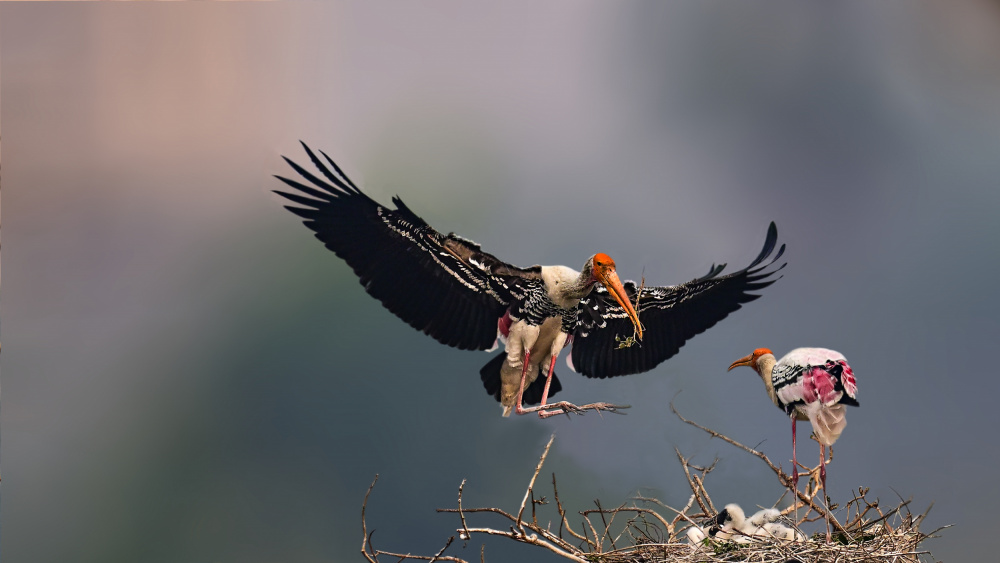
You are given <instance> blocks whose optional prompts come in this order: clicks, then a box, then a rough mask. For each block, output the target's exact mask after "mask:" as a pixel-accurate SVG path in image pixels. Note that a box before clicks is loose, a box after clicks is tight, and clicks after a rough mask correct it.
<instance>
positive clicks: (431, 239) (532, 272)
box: [276, 143, 785, 418]
mask: <svg viewBox="0 0 1000 563" xmlns="http://www.w3.org/2000/svg"><path fill="white" fill-rule="evenodd" d="M302 146H303V148H304V149H305V152H306V154H307V155H308V157H309V159H310V160H311V161H312V164H313V165H314V166H315V167H316V169H317V170H318V171H319V174H320V175H321V176H322V178H321V177H319V176H317V175H315V174H313V173H312V172H309V171H307V170H306V169H305V168H303V167H302V166H299V165H298V164H296V163H295V162H293V161H292V160H290V159H288V158H285V162H287V163H288V165H289V166H291V167H292V169H293V170H295V172H297V173H298V174H299V175H300V176H301V178H302V179H304V181H305V182H306V183H303V182H302V181H298V180H294V179H289V178H284V177H281V176H276V178H278V179H279V180H281V181H282V182H284V183H285V184H286V185H288V186H289V187H291V188H294V189H295V190H296V192H295V193H288V192H283V191H276V193H278V194H280V195H281V196H283V197H285V198H287V199H289V200H291V201H292V202H293V203H295V204H296V205H297V206H286V208H287V209H288V210H289V211H291V212H292V213H294V214H296V215H298V216H299V217H301V218H302V219H304V223H305V225H306V226H307V227H309V228H310V229H312V230H313V231H315V233H316V238H318V239H319V240H320V241H322V242H323V243H324V244H325V245H326V247H327V248H329V249H330V250H332V251H333V252H334V253H335V254H336V255H337V256H339V257H340V258H342V259H343V260H344V261H345V262H347V264H348V265H349V266H350V267H351V268H352V269H353V270H354V273H355V274H357V275H358V277H359V278H360V281H361V284H362V285H363V286H364V288H365V290H366V291H367V292H368V293H369V294H371V296H372V297H375V298H376V299H378V300H379V301H381V302H382V304H383V305H384V306H385V307H386V308H387V309H389V310H390V311H391V312H392V313H394V314H395V315H397V316H398V317H399V318H401V319H403V320H404V321H406V322H407V323H409V324H410V326H412V327H413V328H416V329H417V330H420V331H423V332H425V333H427V334H428V335H430V336H432V337H434V338H435V339H436V340H438V341H439V342H441V343H443V344H447V345H449V346H454V347H456V348H459V349H462V350H486V351H490V350H492V349H494V348H495V347H496V343H497V341H498V340H499V341H502V342H503V343H504V344H505V346H506V353H505V354H500V355H497V356H496V357H495V358H493V359H492V360H491V361H490V362H488V363H487V364H486V365H485V366H484V367H483V368H482V370H480V378H481V379H482V382H483V385H484V387H485V388H486V391H487V392H488V393H490V394H491V395H493V396H494V397H495V398H496V399H497V400H498V401H500V403H501V405H502V406H503V414H504V416H508V415H509V414H510V413H511V411H514V412H517V413H518V414H524V413H529V412H538V413H539V416H541V417H543V418H545V417H547V416H552V415H555V414H560V413H569V412H582V411H584V410H588V409H595V410H609V411H615V410H616V409H617V408H622V407H618V406H616V405H611V404H608V403H592V404H589V405H583V406H576V405H573V404H571V403H568V402H565V401H563V402H559V403H553V404H547V402H546V401H547V399H548V397H549V396H550V395H554V394H555V393H556V392H557V391H559V390H560V389H561V388H562V386H561V384H560V383H559V380H558V378H557V377H556V376H555V373H554V368H555V362H556V358H557V357H558V355H559V352H560V351H561V350H562V348H563V347H564V346H565V345H567V344H569V343H570V342H572V346H573V347H572V352H571V354H570V356H569V357H568V358H567V362H568V363H569V365H570V367H571V368H572V369H573V370H574V371H578V372H580V373H582V374H583V375H585V376H587V377H599V378H605V377H614V376H618V375H627V374H632V373H640V372H644V371H648V370H650V369H652V368H653V367H655V366H656V365H658V364H659V363H661V362H663V361H664V360H666V359H667V358H670V357H671V356H673V355H674V354H676V353H677V351H678V350H679V349H680V347H681V346H682V345H683V344H684V343H685V342H686V341H687V340H688V339H689V338H691V337H693V336H695V335H696V334H699V333H701V332H703V331H705V330H706V329H708V328H709V327H711V326H712V325H714V324H715V323H717V322H719V321H720V320H722V319H723V318H725V317H726V316H727V315H729V313H731V312H733V311H735V310H737V309H739V308H740V306H741V305H742V304H743V303H747V302H750V301H753V300H754V299H757V298H758V297H759V294H753V293H750V292H751V291H755V290H760V289H763V288H765V287H767V286H769V285H771V284H772V283H774V281H775V279H776V278H772V277H771V276H772V274H774V273H775V272H776V271H777V270H780V269H781V267H783V266H784V265H783V264H782V266H780V267H778V268H775V269H771V270H769V271H768V270H766V269H767V268H768V266H771V265H772V264H773V263H774V262H775V261H776V260H777V259H778V258H779V257H780V256H781V254H782V253H783V252H784V249H785V247H784V245H782V246H781V248H780V249H778V252H777V254H776V255H775V256H774V258H772V259H771V261H769V262H768V263H767V264H763V265H762V263H763V262H764V261H765V260H766V259H767V258H768V257H769V256H770V255H771V254H772V253H773V251H774V249H775V247H776V245H777V237H778V235H777V229H776V228H775V226H774V223H771V226H770V228H769V229H768V232H767V237H766V240H765V242H764V248H763V250H761V252H760V254H759V255H758V256H757V258H756V259H755V260H754V261H753V262H752V263H751V264H750V265H749V266H748V267H746V268H744V269H743V270H740V271H738V272H734V273H732V274H729V275H726V276H720V275H719V274H720V273H721V272H722V269H723V267H725V264H722V265H719V266H713V267H712V268H711V269H710V270H709V272H708V274H707V275H705V276H703V277H701V278H697V279H695V280H692V281H690V282H688V283H685V284H681V285H676V286H669V287H636V285H635V284H634V283H632V282H625V283H624V284H623V283H622V282H621V280H620V279H619V278H618V274H617V272H616V269H615V263H614V261H613V260H612V259H611V258H610V257H609V256H608V255H606V254H595V255H593V256H592V257H590V258H588V259H587V261H586V262H584V264H583V268H582V270H581V271H579V272H578V271H576V270H573V269H572V268H568V267H566V266H532V267H530V268H519V267H517V266H512V265H510V264H507V263H505V262H503V261H501V260H499V259H497V258H496V257H494V256H493V255H491V254H487V253H486V252H483V251H482V249H481V248H480V246H479V245H478V244H476V243H474V242H472V241H470V240H468V239H465V238H462V237H459V236H457V235H455V234H454V233H449V234H447V235H443V234H441V233H439V232H438V231H436V230H434V229H433V228H432V227H431V226H430V225H428V224H427V223H426V222H424V220H423V219H421V218H420V217H418V216H417V215H416V214H415V213H413V211H411V210H410V208H409V207H407V206H406V205H405V204H404V203H403V202H402V200H400V199H399V197H394V198H392V202H393V203H394V204H395V207H396V208H395V209H389V208H387V207H383V206H382V205H379V204H378V203H377V202H375V201H374V200H372V199H371V198H369V197H368V196H367V195H365V194H364V193H363V192H362V191H361V190H360V189H359V188H358V187H357V186H356V185H355V184H354V183H353V182H351V180H350V179H349V178H348V177H347V176H346V175H345V174H344V173H343V171H341V169H340V168H339V167H338V166H337V165H336V164H335V163H334V162H333V160H331V159H330V157H329V156H327V155H326V153H324V152H322V151H319V152H320V154H322V155H323V158H324V159H325V162H324V161H323V160H320V158H319V157H318V156H317V155H316V153H315V152H313V151H312V150H311V149H310V148H309V147H308V146H306V145H305V143H303V144H302ZM307 184H308V185H307ZM633 300H634V301H636V302H637V303H638V310H636V306H635V305H633V304H632V301H633ZM640 314H641V315H642V316H643V323H640V322H639V315H640ZM644 325H645V326H644ZM644 334H645V335H646V338H645V339H643V336H644ZM546 359H548V360H549V363H548V374H547V376H546V377H545V378H541V377H539V376H540V375H541V369H542V362H543V361H544V360H546ZM522 403H527V404H534V403H541V404H540V406H538V407H533V408H524V407H523V406H522Z"/></svg>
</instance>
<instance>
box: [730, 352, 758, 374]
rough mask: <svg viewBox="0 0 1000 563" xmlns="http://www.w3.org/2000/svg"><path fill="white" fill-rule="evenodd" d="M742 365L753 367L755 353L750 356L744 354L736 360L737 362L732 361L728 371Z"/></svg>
mask: <svg viewBox="0 0 1000 563" xmlns="http://www.w3.org/2000/svg"><path fill="white" fill-rule="evenodd" d="M740 366H750V367H753V354H750V355H749V356H744V357H742V358H740V359H738V360H736V361H735V362H733V363H732V365H730V366H729V369H727V370H726V371H732V369H733V368H735V367H740Z"/></svg>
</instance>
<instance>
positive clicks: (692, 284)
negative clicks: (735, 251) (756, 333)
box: [572, 223, 785, 378]
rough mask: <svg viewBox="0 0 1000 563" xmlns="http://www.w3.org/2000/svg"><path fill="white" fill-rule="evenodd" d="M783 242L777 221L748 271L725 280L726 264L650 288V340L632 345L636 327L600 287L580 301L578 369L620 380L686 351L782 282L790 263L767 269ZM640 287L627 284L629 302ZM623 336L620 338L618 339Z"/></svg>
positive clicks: (643, 313)
mask: <svg viewBox="0 0 1000 563" xmlns="http://www.w3.org/2000/svg"><path fill="white" fill-rule="evenodd" d="M777 242H778V229H777V228H776V227H775V226H774V223H771V226H770V227H769V228H768V230H767V238H766V240H765V241H764V248H763V250H761V251H760V254H759V255H758V256H757V258H756V259H755V260H754V261H753V262H752V263H751V264H750V265H749V266H747V267H746V268H744V269H742V270H740V271H738V272H734V273H732V274H729V275H727V276H721V277H720V276H719V274H720V273H722V269H723V268H725V267H726V265H725V264H720V265H718V266H712V268H711V269H709V271H708V274H707V275H705V276H704V277H701V278H698V279H695V280H692V281H689V282H688V283H685V284H681V285H674V286H669V287H646V288H644V289H643V290H642V295H641V297H640V298H639V306H638V307H637V308H636V311H637V312H638V313H639V321H640V322H642V324H643V325H644V326H645V335H644V339H643V340H642V341H641V342H639V343H635V344H633V345H632V346H624V345H622V341H624V340H625V339H627V338H628V337H630V336H632V333H633V329H632V323H631V321H630V320H629V318H628V315H627V314H625V311H624V309H622V308H621V306H619V305H618V303H617V302H616V301H615V300H614V298H612V297H611V296H610V295H608V292H607V290H606V289H605V288H604V287H602V286H598V287H597V288H596V289H595V290H594V291H593V292H592V293H591V294H590V296H588V297H587V298H585V299H584V300H583V301H581V302H580V309H579V312H578V316H577V325H576V331H575V333H574V337H573V352H572V354H573V356H572V357H573V366H574V367H575V368H576V370H577V371H579V372H580V373H582V374H583V375H586V376H587V377H601V378H604V377H614V376H617V375H629V374H632V373H642V372H644V371H649V370H651V369H653V368H654V367H656V366H657V365H659V364H660V363H661V362H663V361H665V360H667V359H668V358H670V357H671V356H673V355H674V354H676V353H677V351H678V350H680V347H681V346H683V345H684V343H685V342H687V341H688V339H690V338H691V337H693V336H695V335H696V334H700V333H702V332H704V331H705V330H707V329H709V328H711V327H712V326H713V325H715V323H717V322H719V321H721V320H722V319H724V318H726V316H727V315H729V313H732V312H733V311H735V310H737V309H739V308H740V306H742V304H743V303H749V302H750V301H753V300H754V299H757V298H758V297H760V295H757V294H752V293H749V292H751V291H756V290H760V289H763V288H765V287H767V286H769V285H771V284H772V283H774V282H775V281H776V280H777V279H778V278H771V276H772V275H773V274H775V273H776V272H777V271H778V270H780V269H781V268H784V267H785V265H784V264H782V265H781V266H779V267H777V268H775V269H773V270H770V271H765V270H766V269H767V268H768V267H769V266H771V265H772V264H774V263H775V261H777V260H778V258H780V257H781V255H782V254H783V253H784V252H785V245H781V248H779V249H778V253H777V254H776V255H775V256H774V258H772V259H771V260H770V261H769V262H768V263H767V264H764V265H761V263H762V262H764V260H766V259H767V258H768V256H770V255H771V253H772V252H773V251H774V248H775V246H776V245H777ZM637 290H638V288H637V287H636V285H635V283H634V282H626V283H625V292H626V293H628V295H629V300H630V301H632V303H635V296H636V292H637ZM616 337H617V339H616Z"/></svg>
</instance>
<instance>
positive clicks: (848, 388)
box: [837, 360, 858, 399]
mask: <svg viewBox="0 0 1000 563" xmlns="http://www.w3.org/2000/svg"><path fill="white" fill-rule="evenodd" d="M837 363H838V364H840V365H841V367H843V368H844V372H843V374H841V376H840V383H841V384H842V385H843V386H844V391H845V392H846V393H847V395H848V396H849V397H851V398H852V399H857V398H858V382H857V380H856V379H854V370H852V369H851V366H849V365H847V362H846V361H844V360H837Z"/></svg>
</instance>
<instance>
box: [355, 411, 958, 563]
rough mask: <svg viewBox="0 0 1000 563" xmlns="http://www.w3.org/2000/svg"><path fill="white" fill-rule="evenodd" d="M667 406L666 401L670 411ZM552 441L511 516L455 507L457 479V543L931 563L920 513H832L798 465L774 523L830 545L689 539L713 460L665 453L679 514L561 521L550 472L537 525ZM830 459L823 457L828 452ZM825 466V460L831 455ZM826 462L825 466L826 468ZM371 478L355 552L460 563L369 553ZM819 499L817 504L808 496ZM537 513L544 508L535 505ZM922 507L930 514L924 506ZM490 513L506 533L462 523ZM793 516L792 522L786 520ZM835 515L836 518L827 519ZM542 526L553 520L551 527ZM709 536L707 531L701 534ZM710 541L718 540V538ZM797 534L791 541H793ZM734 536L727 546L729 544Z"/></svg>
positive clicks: (861, 509) (610, 561)
mask: <svg viewBox="0 0 1000 563" xmlns="http://www.w3.org/2000/svg"><path fill="white" fill-rule="evenodd" d="M671 409H673V405H671ZM674 413H675V414H676V415H677V416H678V417H679V418H680V419H681V420H683V421H684V422H686V423H687V424H690V425H692V426H695V427H697V428H700V429H701V430H704V431H705V432H708V433H709V434H711V435H712V436H713V437H716V438H720V439H722V440H724V441H726V442H727V443H729V444H732V445H733V446H735V447H737V448H739V449H741V450H743V451H745V452H747V453H750V454H752V455H754V456H756V457H758V458H759V459H761V460H762V461H763V462H764V463H765V464H767V466H768V467H769V468H770V469H771V470H772V471H774V473H775V475H776V476H777V478H778V481H779V482H780V483H781V484H782V486H784V487H788V488H789V490H788V491H786V492H785V494H783V495H782V496H781V498H779V499H777V501H776V502H775V503H774V504H775V505H778V504H779V503H781V502H782V501H783V499H784V497H785V496H786V495H788V493H789V492H790V487H791V482H792V480H791V476H790V475H788V474H786V473H785V472H784V471H782V469H781V468H780V467H778V466H776V465H775V464H774V463H772V462H771V460H770V459H768V457H767V456H766V455H764V454H763V453H762V452H759V451H757V450H755V449H753V448H750V447H747V446H745V445H743V444H741V443H739V442H737V441H735V440H733V439H731V438H729V437H727V436H724V435H722V434H720V433H719V432H716V431H714V430H710V429H708V428H705V427H704V426H701V425H699V424H697V423H695V422H692V421H690V420H687V419H685V418H684V417H682V416H681V415H680V414H679V413H677V411H676V410H674ZM554 439H555V435H553V436H552V438H550V439H549V442H548V444H547V445H546V446H545V450H544V451H543V452H542V455H541V458H540V459H539V461H538V465H537V467H536V468H535V472H534V474H533V475H532V477H531V480H530V481H529V483H528V487H527V489H526V490H525V493H524V498H523V499H522V500H521V504H520V507H519V508H518V510H517V512H516V513H512V512H508V511H505V510H502V509H500V508H465V507H463V506H462V491H463V489H464V487H465V481H462V484H461V485H459V487H458V506H457V507H455V508H439V509H438V512H447V513H454V514H458V516H459V524H460V526H459V527H458V528H457V530H456V532H457V534H458V538H459V539H461V540H464V541H468V540H470V539H472V537H473V536H476V535H489V536H500V537H504V538H508V539H510V540H514V541H516V542H520V543H525V544H529V545H533V546H536V547H539V548H542V549H546V550H548V551H551V552H553V553H556V554H558V555H560V556H562V557H565V558H566V559H569V560H572V561H577V562H581V563H588V562H590V563H638V562H642V563H661V562H662V563H666V562H678V563H683V562H689V561H690V562H692V563H693V562H706V563H713V562H722V561H726V562H732V561H747V562H761V563H770V562H775V563H789V562H796V561H797V562H801V563H811V562H816V563H822V562H831V563H833V562H838V563H840V562H847V561H851V562H853V561H857V562H862V563H882V562H885V563H890V562H892V563H897V562H898V563H904V562H919V561H922V560H924V559H925V558H926V559H927V560H931V559H932V558H931V557H930V553H929V552H927V551H921V550H920V544H921V543H922V542H923V541H924V540H926V539H928V538H930V537H934V536H933V535H934V533H936V532H937V531H939V530H941V529H942V528H938V529H937V530H934V531H933V532H929V533H925V532H922V531H920V525H921V523H922V522H923V520H924V517H925V516H926V515H927V512H926V511H925V512H924V513H923V514H919V515H915V514H913V513H911V512H910V510H909V504H910V501H909V500H902V499H900V502H899V503H898V504H896V506H894V507H892V508H890V509H888V510H883V509H882V507H881V506H880V505H879V501H878V500H877V499H876V500H869V499H868V498H867V495H868V489H867V488H864V487H862V488H859V489H858V490H857V491H856V492H855V493H854V494H853V498H852V499H851V500H849V501H848V502H847V503H846V504H845V505H844V506H843V507H842V508H841V507H838V505H836V504H830V505H829V506H827V503H826V502H824V499H823V497H822V495H820V490H821V489H820V485H819V466H816V467H814V468H809V467H803V469H804V470H805V473H804V475H806V474H807V475H808V482H807V483H806V486H805V490H797V491H795V499H794V501H793V502H789V503H787V504H788V506H786V507H785V508H783V509H782V510H781V517H782V519H783V520H784V521H785V522H786V523H787V525H788V526H789V527H790V528H794V530H796V531H797V530H799V527H800V526H801V525H802V524H804V523H806V522H815V521H819V520H824V519H826V518H829V521H830V524H831V526H832V529H833V537H832V541H831V542H829V543H827V541H826V536H825V534H816V535H815V536H813V537H807V538H806V537H805V536H801V534H800V536H801V538H805V539H804V541H781V540H777V539H775V538H772V537H767V538H762V537H750V536H743V537H733V538H732V539H728V540H722V539H717V537H707V538H704V539H700V537H702V536H697V539H696V538H692V537H690V536H689V531H691V530H694V529H697V530H698V531H708V530H711V527H712V524H713V523H714V522H715V518H716V516H717V515H718V514H719V510H718V509H716V504H715V503H714V502H713V500H712V498H711V496H709V494H708V490H707V489H706V487H705V480H706V478H707V477H708V475H709V474H710V473H711V472H712V470H713V469H714V468H715V464H716V462H717V461H718V460H716V462H713V463H712V464H711V465H709V466H705V467H703V466H698V465H694V464H693V463H691V460H690V459H689V458H685V457H684V456H683V455H682V454H681V452H680V451H679V450H676V449H675V452H676V453H677V459H678V460H679V461H680V463H681V465H682V467H683V468H684V475H685V477H686V479H687V484H688V486H689V487H690V489H691V495H690V497H689V498H688V501H687V504H685V505H684V506H683V507H681V508H679V509H678V508H673V507H670V506H668V505H666V504H664V503H662V502H660V501H659V500H657V499H653V498H647V497H642V496H637V497H634V498H632V499H630V500H631V502H630V503H626V504H622V505H621V506H618V507H616V508H604V507H602V506H601V503H600V501H595V508H592V509H589V510H584V511H581V512H579V513H578V514H577V515H573V518H574V520H575V518H576V516H579V517H580V520H579V523H578V524H575V526H576V527H575V528H574V525H571V523H570V515H568V514H567V512H566V510H565V509H564V508H563V505H562V502H561V501H560V499H559V489H558V487H557V485H556V476H555V474H554V473H553V474H552V496H553V499H554V500H555V507H554V508H555V511H556V514H555V515H554V516H555V518H551V519H550V518H544V519H543V522H546V523H547V524H545V525H543V524H541V523H540V522H539V516H538V512H540V511H541V510H549V511H551V510H552V508H553V507H552V505H551V503H550V502H548V501H547V500H546V499H545V497H536V489H535V481H536V480H537V478H538V474H539V473H540V472H541V470H542V466H543V464H544V463H545V458H546V457H547V456H548V453H549V448H550V447H551V446H552V442H553V440H554ZM831 456H832V454H831ZM831 460H832V457H831ZM827 463H829V462H827ZM376 481H378V476H376V477H375V481H373V482H372V484H371V487H369V489H368V493H367V494H365V504H364V506H363V507H362V509H361V521H362V528H363V532H364V539H363V540H362V546H361V552H362V554H363V555H364V557H365V559H367V560H368V562H369V563H379V556H381V555H384V556H388V557H395V558H398V560H399V561H403V560H406V559H415V560H424V561H454V562H456V563H468V562H467V561H466V560H465V559H462V558H460V557H456V556H452V555H445V551H446V550H447V549H448V548H449V547H451V545H452V544H453V543H454V541H455V536H452V537H450V538H449V539H448V540H447V542H446V543H445V546H444V547H443V548H441V550H440V551H438V553H437V554H435V555H412V554H404V553H393V552H389V551H383V550H380V549H376V548H375V547H374V546H373V545H372V542H371V536H370V534H369V533H368V528H367V523H366V521H365V507H367V504H368V495H369V494H371V491H372V488H373V487H374V486H375V482H376ZM817 496H819V498H817ZM541 507H547V508H545V509H542V508H541ZM928 510H930V509H929V508H928ZM484 512H486V513H493V514H498V515H500V516H501V517H503V518H505V519H507V520H508V521H509V526H508V527H507V529H499V528H490V527H480V526H470V525H469V520H470V519H471V518H468V517H471V516H478V515H479V514H480V513H484ZM793 515H794V517H793ZM838 516H840V517H841V519H842V520H843V522H844V523H843V524H842V523H841V520H840V519H838V518H837V517H838ZM552 522H557V523H558V525H557V526H556V525H554V524H553V523H552ZM709 535H710V536H711V532H709ZM718 537H722V536H721V535H720V536H718ZM801 538H800V539H801ZM734 540H735V541H734ZM479 559H480V561H482V562H483V563H485V546H484V547H483V548H482V549H480V551H479Z"/></svg>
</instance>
